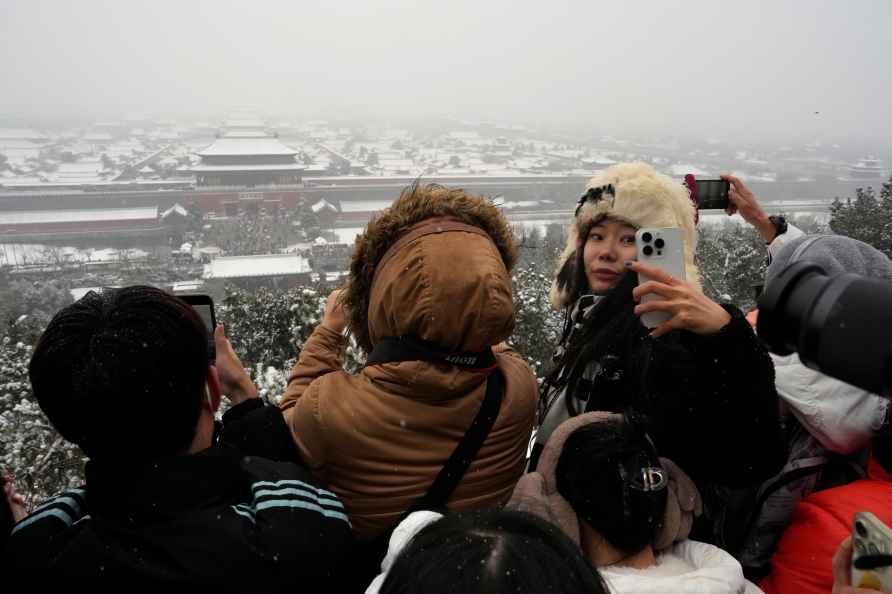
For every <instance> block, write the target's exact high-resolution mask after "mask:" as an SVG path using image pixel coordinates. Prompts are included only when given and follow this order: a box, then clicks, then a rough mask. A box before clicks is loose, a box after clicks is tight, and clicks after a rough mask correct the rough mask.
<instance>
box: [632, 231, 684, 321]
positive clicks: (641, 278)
mask: <svg viewBox="0 0 892 594" xmlns="http://www.w3.org/2000/svg"><path fill="white" fill-rule="evenodd" d="M635 247H636V249H637V252H638V258H637V259H638V261H639V262H641V263H642V264H647V265H648V266H652V267H654V268H659V269H660V270H662V271H663V272H666V273H668V274H671V275H672V276H674V277H675V278H677V279H678V280H682V281H683V280H686V279H685V274H684V243H683V240H682V237H681V229H678V228H676V227H665V228H642V229H638V231H636V232H635ZM650 280H653V279H651V278H650V277H648V276H647V275H644V274H640V273H639V274H638V285H639V286H640V285H643V284H644V283H646V282H648V281H650ZM660 299H662V297H660V296H659V295H657V294H656V293H648V294H647V295H644V296H643V297H642V298H641V303H647V302H648V301H655V300H660ZM670 317H672V314H670V313H669V312H664V311H651V312H647V313H645V314H642V315H641V323H642V324H644V325H645V326H646V327H648V328H656V327H657V326H659V325H660V324H662V323H663V322H665V321H667V320H668V319H669V318H670Z"/></svg>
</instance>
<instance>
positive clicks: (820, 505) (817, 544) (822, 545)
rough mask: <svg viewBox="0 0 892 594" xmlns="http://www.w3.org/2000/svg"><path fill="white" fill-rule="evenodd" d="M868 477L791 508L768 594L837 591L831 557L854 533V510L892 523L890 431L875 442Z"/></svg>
mask: <svg viewBox="0 0 892 594" xmlns="http://www.w3.org/2000/svg"><path fill="white" fill-rule="evenodd" d="M871 445H872V455H871V459H870V462H869V464H868V467H867V478H866V479H863V480H859V481H855V482H853V483H849V484H847V485H843V486H841V487H836V488H833V489H826V490H824V491H819V492H817V493H813V494H811V495H809V496H808V497H806V498H805V499H803V500H802V501H801V502H800V503H799V504H798V505H797V506H796V509H795V510H794V512H793V519H792V520H791V522H790V525H789V526H788V527H787V529H786V530H785V531H784V534H783V537H781V541H780V544H779V545H778V547H777V550H776V551H775V553H774V557H773V558H772V560H771V573H769V574H768V575H767V576H765V578H764V579H763V580H762V582H761V583H760V584H759V587H760V588H762V590H764V591H765V593H766V594H784V593H786V592H795V593H796V594H827V593H828V592H830V591H831V590H832V589H833V585H834V581H833V570H832V567H833V555H834V553H835V552H836V550H837V548H838V547H839V545H840V543H841V542H843V541H844V540H845V539H846V538H848V537H849V536H851V533H852V521H853V518H854V515H855V513H856V512H860V511H869V512H872V513H874V514H875V515H876V516H877V517H878V518H879V519H880V521H882V522H883V523H884V524H886V525H887V526H892V432H890V431H889V430H888V429H885V430H884V431H883V432H882V433H881V434H877V435H876V436H874V438H873V440H872V444H871Z"/></svg>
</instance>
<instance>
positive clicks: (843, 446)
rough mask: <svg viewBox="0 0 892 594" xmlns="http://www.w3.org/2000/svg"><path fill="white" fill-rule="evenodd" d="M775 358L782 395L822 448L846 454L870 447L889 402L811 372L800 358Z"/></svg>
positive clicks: (778, 390)
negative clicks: (869, 444) (869, 443)
mask: <svg viewBox="0 0 892 594" xmlns="http://www.w3.org/2000/svg"><path fill="white" fill-rule="evenodd" d="M771 358H772V360H773V361H774V374H775V384H776V386H777V393H778V396H780V397H781V400H782V401H783V402H784V404H786V405H787V406H788V407H789V410H790V411H791V412H792V413H793V415H794V416H795V417H796V418H797V419H798V420H799V422H800V423H802V425H803V426H804V427H805V428H806V429H807V430H808V432H809V433H811V434H812V435H813V436H814V438H815V439H817V440H818V441H819V442H820V443H821V445H822V446H824V447H825V448H827V449H828V450H830V451H831V452H836V453H837V454H843V455H848V454H852V453H855V452H857V451H860V450H862V449H864V448H865V447H867V445H868V442H870V438H871V437H872V436H873V434H874V433H875V432H876V431H877V430H878V429H879V428H880V427H881V426H882V424H883V420H884V419H885V417H886V408H887V407H888V406H889V401H888V400H886V399H885V398H882V397H880V396H877V395H876V394H872V393H870V392H866V391H864V390H862V389H861V388H856V387H855V386H853V385H851V384H847V383H845V382H841V381H839V380H837V379H833V378H832V377H830V376H829V375H824V374H823V373H820V372H818V371H815V370H813V369H809V368H808V367H806V366H805V365H803V364H802V361H800V360H799V355H796V354H793V355H789V356H786V357H778V356H777V355H772V356H771Z"/></svg>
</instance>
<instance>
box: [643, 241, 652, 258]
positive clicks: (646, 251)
mask: <svg viewBox="0 0 892 594" xmlns="http://www.w3.org/2000/svg"><path fill="white" fill-rule="evenodd" d="M642 239H643V238H642ZM641 251H642V252H644V255H645V256H650V255H651V254H653V253H654V249H653V248H652V247H650V246H649V245H646V246H644V249H643V250H641Z"/></svg>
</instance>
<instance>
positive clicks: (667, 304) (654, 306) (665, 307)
mask: <svg viewBox="0 0 892 594" xmlns="http://www.w3.org/2000/svg"><path fill="white" fill-rule="evenodd" d="M676 307H678V304H677V303H676V302H674V301H662V300H659V301H648V302H646V303H639V304H638V305H636V306H635V315H637V316H640V315H641V314H646V313H648V312H651V311H675V308H676Z"/></svg>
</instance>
